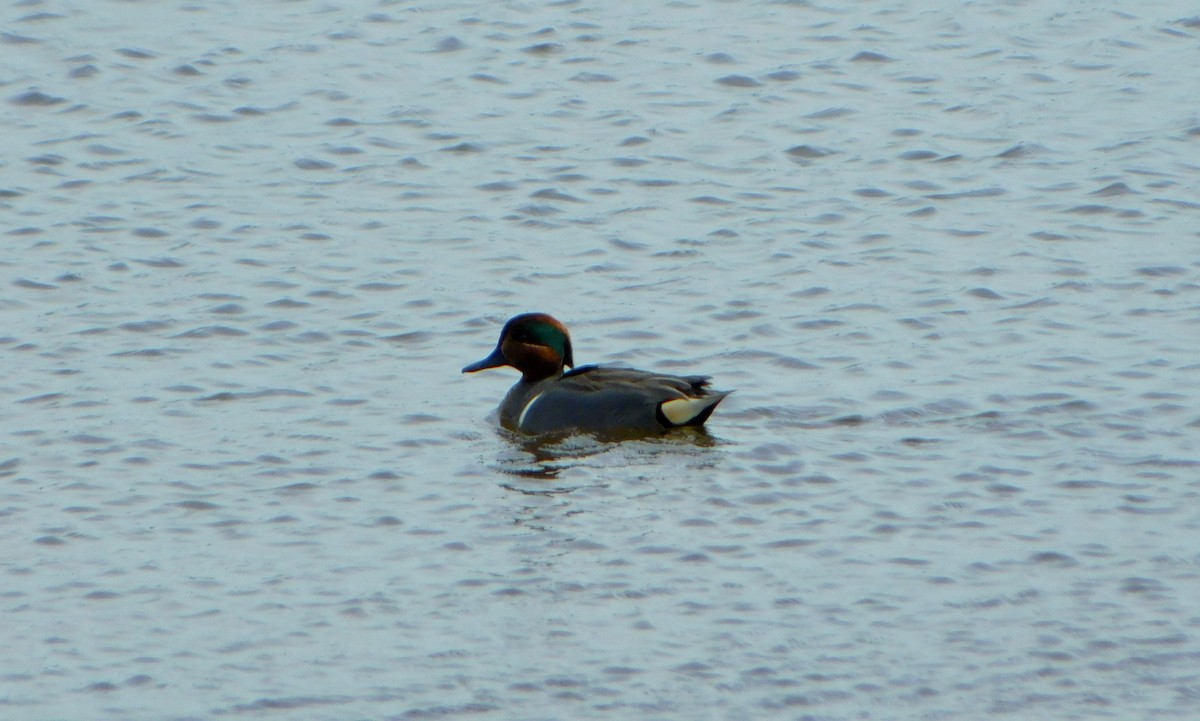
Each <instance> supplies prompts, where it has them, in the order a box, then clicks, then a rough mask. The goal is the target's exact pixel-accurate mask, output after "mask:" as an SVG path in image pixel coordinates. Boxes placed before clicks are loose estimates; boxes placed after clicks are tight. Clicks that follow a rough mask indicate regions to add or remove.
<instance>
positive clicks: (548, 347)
mask: <svg viewBox="0 0 1200 721" xmlns="http://www.w3.org/2000/svg"><path fill="white" fill-rule="evenodd" d="M500 366H512V367H513V368H516V369H517V370H519V371H521V375H522V378H521V380H524V381H527V382H533V381H539V380H542V379H543V378H549V377H550V376H554V375H558V374H559V373H562V369H563V366H569V367H571V368H574V367H575V358H574V357H573V356H572V354H571V336H570V334H569V333H567V327H566V326H564V325H563V324H562V323H560V322H558V320H556V319H555V318H554V317H552V316H549V315H546V314H545V313H523V314H521V315H518V316H515V317H513V318H510V319H509V321H508V322H507V323H505V324H504V330H502V331H500V342H499V343H497V344H496V349H495V350H493V351H492V354H491V355H489V356H488V357H487V358H484V359H483V360H481V361H478V362H475V363H472V364H471V365H469V366H467V367H466V368H463V369H462V372H463V373H474V372H475V371H481V370H484V369H486V368H499V367H500Z"/></svg>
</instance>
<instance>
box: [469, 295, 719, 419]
mask: <svg viewBox="0 0 1200 721" xmlns="http://www.w3.org/2000/svg"><path fill="white" fill-rule="evenodd" d="M500 366H511V367H513V368H516V369H517V370H519V371H521V380H519V381H518V382H517V384H516V385H515V386H513V387H512V388H511V389H510V390H509V391H508V395H506V396H505V397H504V401H503V402H502V403H501V404H500V422H501V423H502V424H503V425H504V426H505V427H506V428H508V429H510V430H515V431H521V432H524V433H534V434H542V433H555V432H560V433H565V432H571V431H582V432H589V433H649V432H656V431H665V430H667V429H669V428H676V427H678V426H700V425H703V424H704V421H706V420H708V417H709V416H710V415H712V412H713V409H715V408H716V407H717V404H718V403H720V402H721V400H722V399H724V398H725V396H727V395H729V394H730V393H731V392H732V391H714V390H709V388H708V380H709V379H708V376H672V375H665V374H662V373H654V372H651V371H642V370H635V369H633V368H609V367H601V366H595V365H587V366H580V367H578V368H576V367H575V358H574V356H573V355H572V353H571V336H570V334H569V333H567V328H566V326H564V325H563V324H562V323H560V322H559V321H558V320H556V319H555V318H554V317H552V316H549V315H546V314H545V313H523V314H521V315H518V316H515V317H513V318H511V319H509V321H508V322H507V323H505V324H504V329H503V330H502V331H500V342H499V343H497V344H496V349H495V350H493V351H492V353H491V355H489V356H488V357H487V358H484V359H483V360H481V361H478V362H477V363H472V364H471V365H469V366H467V367H466V368H463V369H462V372H463V373H474V372H476V371H481V370H484V369H486V368H498V367H500ZM564 366H569V367H571V369H572V370H569V371H567V372H565V373H564V372H563V367H564Z"/></svg>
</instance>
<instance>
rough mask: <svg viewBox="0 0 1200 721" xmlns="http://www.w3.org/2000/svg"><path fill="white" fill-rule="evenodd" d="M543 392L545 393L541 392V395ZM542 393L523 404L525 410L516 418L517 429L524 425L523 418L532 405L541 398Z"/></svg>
mask: <svg viewBox="0 0 1200 721" xmlns="http://www.w3.org/2000/svg"><path fill="white" fill-rule="evenodd" d="M545 392H546V391H542V393H545ZM542 393H538V394H537V395H536V396H534V397H533V398H530V399H529V402H528V403H526V404H525V410H523V411H521V415H520V417H519V418H517V428H520V427H522V426H524V425H525V416H527V415H529V409H530V408H533V404H534V403H537V401H538V398H541V397H542Z"/></svg>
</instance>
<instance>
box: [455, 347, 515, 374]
mask: <svg viewBox="0 0 1200 721" xmlns="http://www.w3.org/2000/svg"><path fill="white" fill-rule="evenodd" d="M506 365H508V360H506V359H505V358H504V353H503V352H502V351H501V350H500V346H496V350H494V351H492V354H491V355H490V356H488V357H487V358H484V359H483V360H481V361H476V362H474V363H472V364H471V365H469V366H467V367H465V368H463V369H462V372H463V373H474V372H476V371H482V370H487V369H488V368H499V367H500V366H506Z"/></svg>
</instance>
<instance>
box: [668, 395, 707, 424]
mask: <svg viewBox="0 0 1200 721" xmlns="http://www.w3.org/2000/svg"><path fill="white" fill-rule="evenodd" d="M717 400H720V399H719V398H718V399H717ZM712 403H713V398H712V397H711V396H706V397H704V398H676V399H675V400H673V401H667V402H665V403H663V404H662V414H663V416H664V417H665V418H666V419H667V420H668V421H671V422H672V423H674V424H675V425H677V426H682V425H683V424H684V423H687V422H688V421H690V420H692V419H693V418H695V417H696V416H698V415H700V414H701V413H702V412H703V411H704V409H705V408H708V407H709V406H711V405H712Z"/></svg>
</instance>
